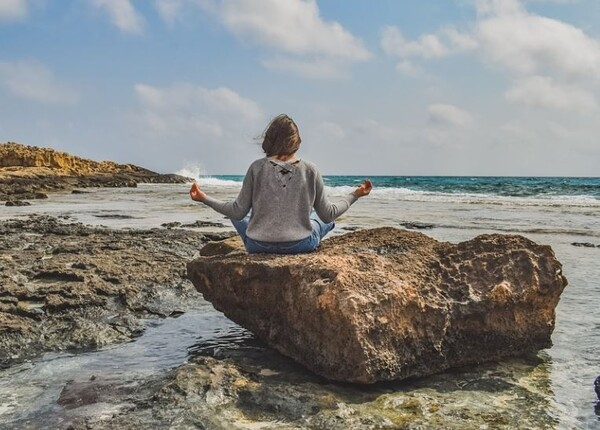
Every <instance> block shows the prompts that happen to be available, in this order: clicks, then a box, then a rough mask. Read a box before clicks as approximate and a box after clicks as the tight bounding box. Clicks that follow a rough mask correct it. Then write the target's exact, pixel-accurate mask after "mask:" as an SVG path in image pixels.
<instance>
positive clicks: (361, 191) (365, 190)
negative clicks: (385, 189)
mask: <svg viewBox="0 0 600 430" xmlns="http://www.w3.org/2000/svg"><path fill="white" fill-rule="evenodd" d="M372 189H373V183H372V182H371V181H370V180H369V179H365V182H363V183H362V184H360V186H359V187H358V188H357V189H356V190H354V192H353V193H352V194H354V195H355V196H356V197H364V196H368V195H369V193H370V192H371V190H372Z"/></svg>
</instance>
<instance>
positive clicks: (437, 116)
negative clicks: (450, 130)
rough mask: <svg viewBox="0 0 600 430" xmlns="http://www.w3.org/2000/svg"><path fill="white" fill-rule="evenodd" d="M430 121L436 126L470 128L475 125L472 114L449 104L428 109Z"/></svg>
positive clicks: (432, 106) (436, 105)
mask: <svg viewBox="0 0 600 430" xmlns="http://www.w3.org/2000/svg"><path fill="white" fill-rule="evenodd" d="M427 111H428V112H429V120H430V121H431V122H432V123H434V124H440V125H449V126H454V127H468V126H470V125H471V124H472V123H473V117H472V116H471V114H470V113H469V112H467V111H465V110H463V109H460V108H458V107H456V106H453V105H448V104H433V105H430V106H429V107H428V108H427Z"/></svg>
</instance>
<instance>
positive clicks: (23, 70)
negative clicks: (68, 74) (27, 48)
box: [0, 60, 78, 104]
mask: <svg viewBox="0 0 600 430" xmlns="http://www.w3.org/2000/svg"><path fill="white" fill-rule="evenodd" d="M0 85H1V86H3V87H4V88H5V89H6V90H8V91H9V92H10V93H12V94H13V95H15V96H17V97H19V98H23V99H27V100H33V101H36V102H40V103H46V104H74V103H76V102H77V99H78V95H77V93H76V92H75V91H74V90H73V89H71V88H69V87H68V86H66V85H63V84H61V83H60V82H59V81H58V80H57V79H56V78H55V77H54V75H53V73H52V72H51V71H50V69H48V68H47V67H46V66H45V65H44V64H42V63H39V62H37V61H31V60H29V61H16V62H0Z"/></svg>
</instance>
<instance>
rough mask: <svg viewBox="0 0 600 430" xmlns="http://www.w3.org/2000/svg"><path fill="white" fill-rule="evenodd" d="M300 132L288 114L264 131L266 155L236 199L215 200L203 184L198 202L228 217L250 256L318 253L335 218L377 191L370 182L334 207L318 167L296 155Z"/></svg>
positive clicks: (196, 193) (194, 192)
mask: <svg viewBox="0 0 600 430" xmlns="http://www.w3.org/2000/svg"><path fill="white" fill-rule="evenodd" d="M300 142H301V140H300V134H299V133H298V127H297V126H296V124H295V123H294V121H293V120H292V119H291V118H290V117H288V116H287V115H279V116H277V117H276V118H275V119H273V120H272V121H271V122H270V123H269V125H268V126H267V129H266V130H265V133H264V139H263V143H262V149H263V151H264V152H265V154H266V157H263V158H260V159H258V160H256V161H254V162H253V163H252V164H251V165H250V167H249V169H248V172H247V173H246V176H245V177H244V181H243V184H242V189H241V191H240V193H239V195H238V196H237V198H236V199H235V200H234V201H231V202H224V201H221V200H218V199H215V198H212V197H209V196H208V195H207V194H206V193H205V192H204V191H202V189H201V188H200V186H199V185H198V184H197V183H194V184H192V188H191V189H190V196H191V198H192V199H193V200H195V201H198V202H202V203H204V204H205V205H207V206H210V207H211V208H213V209H214V210H216V211H217V212H219V213H221V214H223V215H226V216H228V217H229V218H231V221H232V223H233V225H234V227H235V229H236V230H237V232H238V233H239V234H240V236H241V238H242V241H243V242H244V246H245V247H246V250H247V251H248V252H249V253H272V254H300V253H305V252H311V251H314V250H315V249H317V247H318V246H319V244H320V242H321V239H323V237H324V236H325V235H326V234H327V233H329V232H330V231H331V230H332V229H333V227H334V226H335V223H334V220H335V219H336V218H337V217H339V216H340V215H342V214H343V213H344V212H346V211H347V210H348V209H349V208H350V206H351V205H352V204H353V203H354V202H355V201H356V200H358V198H359V197H363V196H366V195H368V194H369V193H370V192H371V190H372V189H373V185H372V184H371V181H369V180H368V179H366V180H365V181H364V182H363V183H362V184H361V185H360V186H359V187H358V188H356V189H355V190H354V191H353V192H352V193H349V194H348V195H346V196H344V197H343V198H341V199H340V200H339V201H337V202H335V203H332V202H331V201H329V199H328V198H327V195H326V194H325V189H324V185H323V179H322V177H321V174H320V173H319V171H318V170H317V167H316V166H315V165H314V164H312V163H309V162H308V161H306V160H301V159H299V158H297V157H296V152H297V151H298V149H299V147H300Z"/></svg>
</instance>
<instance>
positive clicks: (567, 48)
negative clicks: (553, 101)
mask: <svg viewBox="0 0 600 430" xmlns="http://www.w3.org/2000/svg"><path fill="white" fill-rule="evenodd" d="M477 35H478V38H479V39H480V41H481V44H482V54H483V55H484V56H485V57H486V58H488V59H489V60H490V61H491V62H492V63H494V64H497V65H500V66H502V67H503V68H505V69H507V70H509V71H510V72H513V73H518V74H524V75H528V74H541V73H551V74H557V75H561V76H565V77H569V78H571V77H590V78H596V77H598V76H599V75H600V43H599V42H598V41H597V40H595V39H593V38H591V37H589V36H587V35H586V34H585V33H584V32H583V31H582V30H580V29H579V28H576V27H574V26H572V25H570V24H567V23H564V22H561V21H558V20H555V19H551V18H546V17H542V16H538V15H532V14H529V13H525V12H519V13H513V14H502V15H497V16H494V17H490V18H488V19H485V20H483V21H482V22H480V23H479V26H478V30H477Z"/></svg>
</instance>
